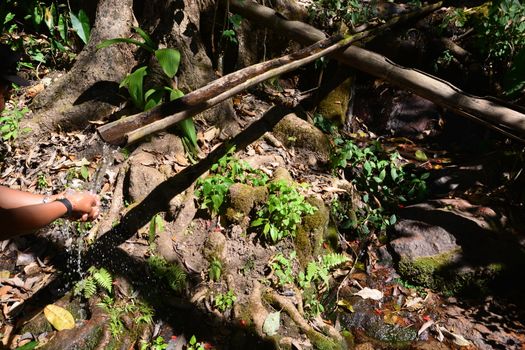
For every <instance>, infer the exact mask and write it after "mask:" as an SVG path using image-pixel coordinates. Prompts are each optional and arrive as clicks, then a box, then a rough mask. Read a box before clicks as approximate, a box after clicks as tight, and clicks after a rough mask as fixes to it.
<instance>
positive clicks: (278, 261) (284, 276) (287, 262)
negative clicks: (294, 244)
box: [270, 251, 297, 287]
mask: <svg viewBox="0 0 525 350" xmlns="http://www.w3.org/2000/svg"><path fill="white" fill-rule="evenodd" d="M296 256H297V253H296V252H295V251H293V252H291V253H290V256H289V257H288V258H286V257H285V256H284V255H283V254H282V253H279V254H277V255H276V256H274V257H273V259H272V260H271V262H270V267H271V268H272V271H273V273H274V275H275V277H277V283H278V284H279V285H280V286H282V287H283V286H286V285H290V284H293V283H294V281H295V276H294V273H293V261H294V259H295V258H296Z"/></svg>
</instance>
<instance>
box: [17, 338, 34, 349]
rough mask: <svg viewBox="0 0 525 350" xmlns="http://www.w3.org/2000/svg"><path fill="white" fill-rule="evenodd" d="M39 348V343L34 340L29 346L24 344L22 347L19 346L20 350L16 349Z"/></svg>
mask: <svg viewBox="0 0 525 350" xmlns="http://www.w3.org/2000/svg"><path fill="white" fill-rule="evenodd" d="M37 346H38V342H37V341H35V340H33V341H30V342H29V343H27V344H24V345H22V346H19V347H18V348H16V349H15V350H33V349H34V348H36V347H37Z"/></svg>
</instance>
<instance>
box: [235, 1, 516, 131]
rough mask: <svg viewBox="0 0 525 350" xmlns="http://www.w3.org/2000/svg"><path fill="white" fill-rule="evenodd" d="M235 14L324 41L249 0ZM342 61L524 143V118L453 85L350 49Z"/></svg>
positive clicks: (303, 25)
mask: <svg viewBox="0 0 525 350" xmlns="http://www.w3.org/2000/svg"><path fill="white" fill-rule="evenodd" d="M230 8H231V10H232V11H234V12H236V13H239V14H240V15H242V16H243V17H245V18H247V19H249V20H250V21H253V22H255V23H258V24H260V25H262V26H265V27H268V28H271V29H273V30H276V31H279V32H280V33H283V34H284V35H287V36H288V37H290V38H292V39H293V40H296V41H298V42H301V43H305V44H308V43H310V42H314V41H318V40H320V39H322V38H324V37H325V34H324V33H323V32H321V31H320V30H318V29H316V28H314V27H312V26H310V25H308V24H306V23H303V22H299V21H289V20H286V19H284V18H283V16H281V15H279V13H277V12H276V11H274V10H272V9H270V8H268V7H265V6H262V5H259V4H257V3H255V2H253V1H250V0H243V1H240V0H230ZM334 57H335V58H336V59H338V60H339V61H341V62H343V63H345V64H347V65H349V66H351V67H353V68H356V69H359V70H362V71H364V72H366V73H368V74H371V75H373V76H376V77H379V78H381V79H384V80H386V81H388V82H390V83H392V84H395V85H398V86H400V87H402V88H406V89H409V90H412V91H413V92H415V93H416V94H418V95H419V96H421V97H424V98H426V99H428V100H430V101H432V102H434V103H436V104H438V105H440V106H443V107H446V108H448V109H450V110H453V111H454V112H456V113H457V114H459V115H461V116H464V117H467V118H471V119H474V120H476V121H477V122H479V123H481V124H484V125H486V126H489V127H490V128H492V129H495V130H497V131H499V132H501V133H502V134H504V135H505V136H510V137H513V138H515V139H518V140H521V141H523V139H522V138H521V137H520V135H521V136H523V135H525V114H523V113H520V112H519V111H517V110H514V109H511V108H508V107H505V106H503V105H502V104H499V103H497V102H495V101H494V100H491V99H488V98H481V97H477V96H472V95H469V94H467V93H465V92H463V91H461V90H460V89H459V88H457V87H455V86H454V85H452V84H450V83H448V82H446V81H444V80H441V79H439V78H436V77H433V76H431V75H430V74H427V73H424V72H421V71H418V70H416V69H408V68H404V67H402V66H399V65H397V64H395V63H394V62H392V61H390V60H389V59H388V58H386V57H384V56H381V55H379V54H376V53H374V52H371V51H368V50H365V49H362V48H359V47H357V46H350V47H348V48H347V49H345V50H344V51H343V52H338V53H337V54H335V55H334Z"/></svg>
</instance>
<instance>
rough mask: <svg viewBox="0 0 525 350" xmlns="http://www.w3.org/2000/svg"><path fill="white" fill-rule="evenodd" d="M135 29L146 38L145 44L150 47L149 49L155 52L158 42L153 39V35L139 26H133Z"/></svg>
mask: <svg viewBox="0 0 525 350" xmlns="http://www.w3.org/2000/svg"><path fill="white" fill-rule="evenodd" d="M133 29H134V30H135V31H136V32H137V33H138V34H139V35H140V37H141V38H142V39H144V45H145V46H147V47H148V51H151V52H153V51H154V50H155V49H156V48H157V44H155V42H154V41H153V40H152V39H151V37H150V36H149V35H148V33H146V32H145V31H143V30H142V29H141V28H139V27H133Z"/></svg>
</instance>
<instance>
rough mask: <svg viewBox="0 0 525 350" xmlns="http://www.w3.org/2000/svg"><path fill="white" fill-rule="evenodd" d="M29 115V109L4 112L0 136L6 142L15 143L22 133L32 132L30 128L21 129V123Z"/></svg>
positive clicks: (1, 117)
mask: <svg viewBox="0 0 525 350" xmlns="http://www.w3.org/2000/svg"><path fill="white" fill-rule="evenodd" d="M28 113H29V109H28V108H27V107H24V108H22V109H18V108H17V107H15V108H13V109H11V110H7V109H6V110H4V111H3V112H2V114H1V116H0V135H1V136H2V139H3V140H4V141H14V140H16V139H17V138H18V136H20V134H21V133H27V132H29V131H31V129H30V128H23V129H20V121H21V120H22V119H23V118H24V117H25V115H26V114H28Z"/></svg>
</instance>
